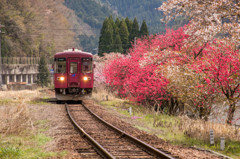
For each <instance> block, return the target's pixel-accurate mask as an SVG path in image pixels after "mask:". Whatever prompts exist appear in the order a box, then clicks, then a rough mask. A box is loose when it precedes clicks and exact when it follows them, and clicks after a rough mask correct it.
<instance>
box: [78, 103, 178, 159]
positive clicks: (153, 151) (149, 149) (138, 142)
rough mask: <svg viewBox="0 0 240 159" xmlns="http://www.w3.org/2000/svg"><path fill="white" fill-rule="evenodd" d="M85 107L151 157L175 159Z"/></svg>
mask: <svg viewBox="0 0 240 159" xmlns="http://www.w3.org/2000/svg"><path fill="white" fill-rule="evenodd" d="M82 105H83V107H84V108H85V109H86V110H87V111H88V112H89V113H91V114H92V115H93V116H94V117H95V118H96V119H98V120H99V121H101V122H103V123H104V124H105V125H106V126H108V127H110V128H112V129H113V130H115V131H117V132H118V133H119V134H121V135H122V137H126V138H127V139H128V140H130V141H132V142H133V143H135V144H136V145H137V146H140V147H141V148H142V149H143V150H147V152H148V153H150V154H151V155H153V156H155V157H157V158H162V159H174V157H172V156H170V155H168V154H167V153H165V152H163V151H161V150H158V149H156V148H155V147H152V146H151V145H149V144H147V143H145V142H143V141H141V140H139V139H137V138H136V137H133V136H131V135H129V134H127V133H125V132H123V131H122V130H120V129H118V128H117V127H115V126H113V125H112V124H110V123H108V122H107V121H104V120H103V119H102V118H101V117H99V116H98V115H97V114H95V113H93V112H92V111H91V110H90V109H88V108H87V107H86V106H85V105H84V104H83V103H82Z"/></svg>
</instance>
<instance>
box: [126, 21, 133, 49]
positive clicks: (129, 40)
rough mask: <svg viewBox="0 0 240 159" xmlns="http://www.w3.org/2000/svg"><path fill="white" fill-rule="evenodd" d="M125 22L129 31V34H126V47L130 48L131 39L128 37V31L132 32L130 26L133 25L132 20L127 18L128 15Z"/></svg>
mask: <svg viewBox="0 0 240 159" xmlns="http://www.w3.org/2000/svg"><path fill="white" fill-rule="evenodd" d="M125 22H126V24H127V27H128V32H129V36H128V48H127V49H129V48H130V46H131V39H130V33H131V32H132V26H133V21H132V20H129V19H128V17H127V18H126V19H125Z"/></svg>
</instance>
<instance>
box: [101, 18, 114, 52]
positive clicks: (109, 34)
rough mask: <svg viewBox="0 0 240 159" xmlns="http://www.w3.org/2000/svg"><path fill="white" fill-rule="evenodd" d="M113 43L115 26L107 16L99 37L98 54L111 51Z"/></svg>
mask: <svg viewBox="0 0 240 159" xmlns="http://www.w3.org/2000/svg"><path fill="white" fill-rule="evenodd" d="M112 44H113V26H112V23H111V19H110V18H106V19H105V20H104V22H103V27H102V29H101V35H100V39H99V47H98V54H99V55H100V56H102V53H105V52H110V51H111V49H112Z"/></svg>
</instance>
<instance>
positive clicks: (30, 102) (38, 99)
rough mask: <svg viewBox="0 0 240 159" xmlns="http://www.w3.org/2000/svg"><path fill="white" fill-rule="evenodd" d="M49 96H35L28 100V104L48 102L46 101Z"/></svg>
mask: <svg viewBox="0 0 240 159" xmlns="http://www.w3.org/2000/svg"><path fill="white" fill-rule="evenodd" d="M48 99H49V98H35V99H33V100H31V101H29V102H28V103H29V104H48V103H47V101H48Z"/></svg>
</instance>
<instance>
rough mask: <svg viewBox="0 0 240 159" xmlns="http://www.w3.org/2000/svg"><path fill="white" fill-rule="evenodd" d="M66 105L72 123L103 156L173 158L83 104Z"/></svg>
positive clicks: (145, 158)
mask: <svg viewBox="0 0 240 159" xmlns="http://www.w3.org/2000/svg"><path fill="white" fill-rule="evenodd" d="M65 106H66V110H67V112H68V115H69V118H70V120H71V121H72V123H73V124H74V125H75V126H76V127H77V129H78V130H79V131H80V132H81V134H82V135H83V136H84V137H86V138H87V140H88V141H89V142H90V143H91V144H92V145H93V147H94V148H95V150H96V151H97V152H98V153H99V154H100V155H101V156H102V157H103V158H138V159H140V158H144V159H147V158H164V159H172V158H173V157H172V156H170V155H168V154H166V153H165V152H163V151H160V150H158V149H156V148H154V147H152V146H150V145H148V144H146V143H144V142H142V141H140V140H138V139H136V138H135V137H132V136H130V135H128V134H126V133H125V132H123V131H121V130H119V129H118V128H116V127H114V126H113V125H111V124H109V123H107V122H106V121H103V120H102V119H101V118H100V117H98V116H97V115H96V114H94V113H93V112H92V111H91V110H89V109H88V108H87V107H86V106H84V105H83V104H71V105H69V104H65Z"/></svg>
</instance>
